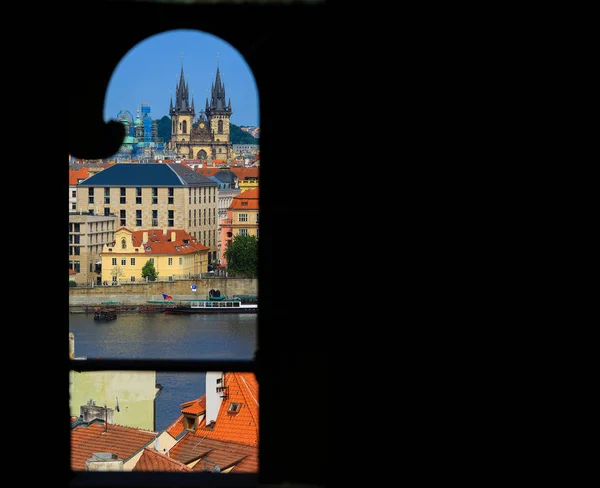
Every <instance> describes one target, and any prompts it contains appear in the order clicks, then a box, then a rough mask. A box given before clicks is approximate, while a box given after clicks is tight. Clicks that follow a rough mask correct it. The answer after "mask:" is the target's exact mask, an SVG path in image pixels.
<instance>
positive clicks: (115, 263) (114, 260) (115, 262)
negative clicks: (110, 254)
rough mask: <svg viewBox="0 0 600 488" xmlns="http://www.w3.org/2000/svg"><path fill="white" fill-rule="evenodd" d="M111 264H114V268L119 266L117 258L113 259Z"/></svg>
mask: <svg viewBox="0 0 600 488" xmlns="http://www.w3.org/2000/svg"><path fill="white" fill-rule="evenodd" d="M111 264H112V265H113V266H116V265H117V258H112V259H111Z"/></svg>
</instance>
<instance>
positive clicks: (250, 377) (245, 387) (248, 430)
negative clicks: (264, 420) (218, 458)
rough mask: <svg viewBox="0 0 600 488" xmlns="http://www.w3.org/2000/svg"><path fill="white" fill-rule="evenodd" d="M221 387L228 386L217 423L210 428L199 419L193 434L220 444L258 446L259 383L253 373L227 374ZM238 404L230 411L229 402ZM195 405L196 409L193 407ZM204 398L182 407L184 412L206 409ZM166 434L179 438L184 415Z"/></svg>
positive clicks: (182, 429)
mask: <svg viewBox="0 0 600 488" xmlns="http://www.w3.org/2000/svg"><path fill="white" fill-rule="evenodd" d="M224 385H225V386H226V387H227V398H225V399H224V400H223V402H222V403H221V407H220V409H219V412H218V414H217V420H216V422H215V425H214V427H213V428H207V427H206V420H205V419H204V418H202V420H201V421H200V423H199V424H198V428H197V429H196V431H195V432H194V435H196V436H199V437H203V438H208V439H217V440H223V441H230V442H236V443H238V444H244V445H249V446H258V437H259V436H258V434H259V415H258V414H259V411H258V407H259V404H258V381H257V380H256V376H255V375H254V374H253V373H248V372H244V373H226V374H225V380H224ZM233 402H235V403H239V404H240V407H239V410H238V411H237V412H236V413H232V412H230V411H229V407H230V405H231V403H233ZM194 405H195V406H194ZM205 405H206V395H203V396H202V397H200V398H199V399H197V400H194V401H193V402H188V403H184V404H182V406H184V408H183V409H182V411H183V410H185V412H188V411H189V412H190V413H196V414H198V413H199V412H203V411H204V410H205V409H206V407H205ZM166 430H167V432H168V433H169V434H171V435H172V436H173V437H175V438H177V436H179V435H181V433H182V432H183V431H184V430H185V429H184V426H183V415H181V416H180V417H179V418H178V419H177V420H176V421H175V422H174V423H173V424H171V426H169V427H168V428H167V429H166Z"/></svg>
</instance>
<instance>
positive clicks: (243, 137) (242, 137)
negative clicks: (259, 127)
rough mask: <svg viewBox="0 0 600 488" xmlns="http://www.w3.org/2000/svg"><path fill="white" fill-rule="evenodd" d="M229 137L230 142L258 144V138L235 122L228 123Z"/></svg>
mask: <svg viewBox="0 0 600 488" xmlns="http://www.w3.org/2000/svg"><path fill="white" fill-rule="evenodd" d="M229 138H230V140H231V144H259V142H258V139H256V138H254V137H252V135H251V134H248V132H245V131H243V130H242V129H240V128H239V127H238V126H237V125H235V124H229Z"/></svg>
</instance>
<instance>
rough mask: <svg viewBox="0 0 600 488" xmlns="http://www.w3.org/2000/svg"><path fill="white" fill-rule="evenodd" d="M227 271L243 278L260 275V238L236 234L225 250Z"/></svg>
mask: <svg viewBox="0 0 600 488" xmlns="http://www.w3.org/2000/svg"><path fill="white" fill-rule="evenodd" d="M225 258H226V259H227V272H228V274H232V275H235V276H239V277H242V278H256V277H257V276H258V238H257V237H256V236H253V235H252V236H243V235H240V234H238V235H235V236H233V240H232V241H231V245H230V246H229V247H228V248H227V250H226V251H225Z"/></svg>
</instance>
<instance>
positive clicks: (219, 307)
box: [165, 297, 258, 314]
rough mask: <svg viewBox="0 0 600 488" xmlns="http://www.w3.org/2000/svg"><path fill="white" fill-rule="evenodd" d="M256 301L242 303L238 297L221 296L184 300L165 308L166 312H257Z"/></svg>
mask: <svg viewBox="0 0 600 488" xmlns="http://www.w3.org/2000/svg"><path fill="white" fill-rule="evenodd" d="M257 312H258V304H257V303H244V302H243V301H242V300H241V299H240V298H223V299H220V300H213V299H212V298H210V297H209V298H207V299H205V300H189V301H188V300H186V301H180V302H179V303H178V305H177V306H175V307H172V308H168V309H166V310H165V313H166V314H167V313H168V314H193V313H205V314H206V313H257Z"/></svg>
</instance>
